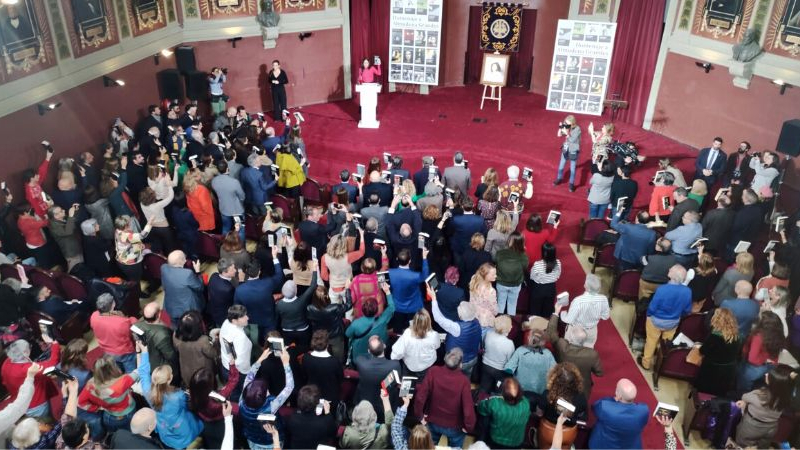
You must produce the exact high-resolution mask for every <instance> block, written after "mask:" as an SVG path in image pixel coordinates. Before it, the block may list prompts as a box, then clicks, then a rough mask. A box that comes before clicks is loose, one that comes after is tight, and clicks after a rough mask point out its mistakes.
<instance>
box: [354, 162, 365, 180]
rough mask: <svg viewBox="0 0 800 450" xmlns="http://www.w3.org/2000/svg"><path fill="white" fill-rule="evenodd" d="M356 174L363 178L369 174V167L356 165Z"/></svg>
mask: <svg viewBox="0 0 800 450" xmlns="http://www.w3.org/2000/svg"><path fill="white" fill-rule="evenodd" d="M356 173H357V174H358V176H360V177H363V176H364V174H365V173H367V167H366V166H365V165H364V164H356Z"/></svg>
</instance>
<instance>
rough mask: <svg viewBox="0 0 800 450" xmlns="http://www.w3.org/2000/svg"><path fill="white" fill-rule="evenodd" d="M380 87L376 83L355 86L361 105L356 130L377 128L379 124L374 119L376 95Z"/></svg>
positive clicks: (376, 105)
mask: <svg viewBox="0 0 800 450" xmlns="http://www.w3.org/2000/svg"><path fill="white" fill-rule="evenodd" d="M380 91H381V85H380V84H378V83H361V84H357V85H356V92H358V93H359V94H360V95H359V100H360V104H361V120H360V121H358V128H378V127H380V126H381V123H380V122H379V121H378V120H377V118H376V109H377V108H378V93H379V92H380Z"/></svg>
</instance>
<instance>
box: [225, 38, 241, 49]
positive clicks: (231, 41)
mask: <svg viewBox="0 0 800 450" xmlns="http://www.w3.org/2000/svg"><path fill="white" fill-rule="evenodd" d="M241 40H242V37H241V36H236V37H234V38H230V39H228V42H230V43H231V46H232V47H233V48H236V43H237V42H239V41H241Z"/></svg>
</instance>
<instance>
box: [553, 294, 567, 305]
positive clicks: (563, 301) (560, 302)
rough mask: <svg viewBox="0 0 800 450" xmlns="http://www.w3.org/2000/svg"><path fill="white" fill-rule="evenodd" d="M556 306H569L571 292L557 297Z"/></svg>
mask: <svg viewBox="0 0 800 450" xmlns="http://www.w3.org/2000/svg"><path fill="white" fill-rule="evenodd" d="M556 305H559V306H568V305H569V292H566V291H564V292H562V293H560V294H558V295H557V296H556Z"/></svg>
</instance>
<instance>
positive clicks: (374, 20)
mask: <svg viewBox="0 0 800 450" xmlns="http://www.w3.org/2000/svg"><path fill="white" fill-rule="evenodd" d="M390 11H391V5H390V0H351V1H350V64H351V73H352V80H351V83H353V84H355V83H356V81H358V69H359V67H361V62H362V61H363V60H364V58H369V60H370V62H372V59H373V57H374V56H375V55H378V56H380V58H381V63H382V64H383V65H382V66H381V70H382V72H383V75H381V77H380V79H381V82H382V83H383V89H384V92H386V89H387V84H388V82H387V81H386V80H388V79H389V65H388V64H389V14H390Z"/></svg>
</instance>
